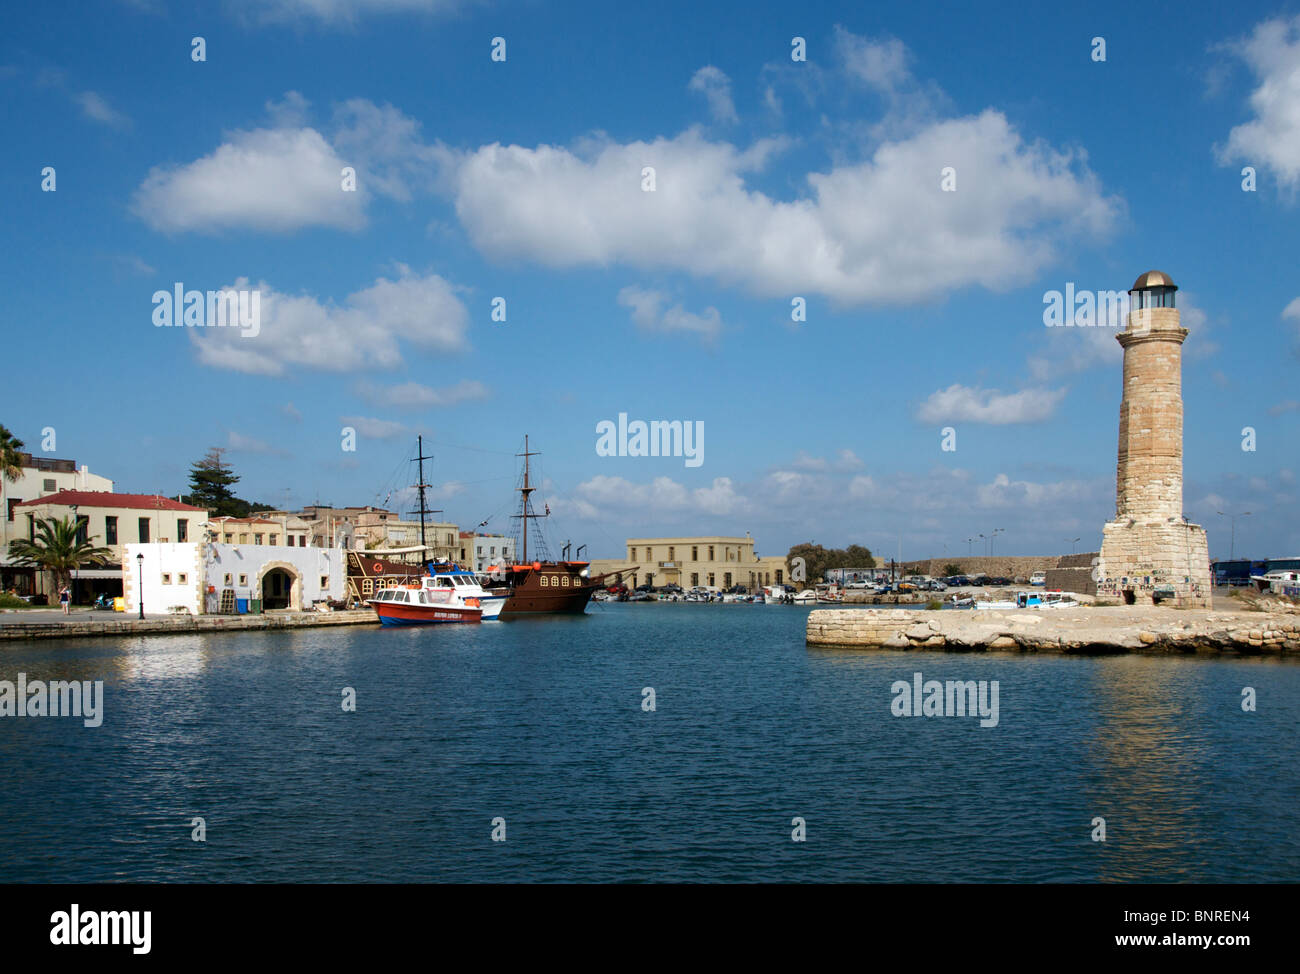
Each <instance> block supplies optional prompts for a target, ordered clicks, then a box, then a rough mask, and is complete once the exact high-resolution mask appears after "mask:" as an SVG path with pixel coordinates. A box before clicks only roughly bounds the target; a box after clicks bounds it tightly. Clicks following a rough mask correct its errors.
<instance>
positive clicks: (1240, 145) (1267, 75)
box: [1219, 16, 1300, 195]
mask: <svg viewBox="0 0 1300 974" xmlns="http://www.w3.org/2000/svg"><path fill="white" fill-rule="evenodd" d="M1228 48H1229V49H1230V50H1232V51H1233V52H1234V53H1236V54H1237V55H1238V56H1239V57H1240V58H1241V59H1242V60H1244V61H1245V62H1246V64H1247V65H1249V67H1250V70H1251V72H1252V73H1253V74H1254V75H1255V80H1256V81H1257V82H1258V85H1259V86H1258V87H1257V88H1256V89H1255V90H1254V91H1253V92H1252V93H1251V95H1250V107H1251V109H1252V110H1253V111H1254V113H1255V117H1254V118H1253V119H1251V120H1250V121H1249V122H1246V123H1244V124H1242V125H1238V126H1236V127H1235V128H1233V129H1232V131H1231V132H1230V133H1229V135H1228V144H1227V146H1225V147H1223V148H1222V149H1220V150H1219V159H1220V162H1222V163H1225V164H1226V163H1228V162H1231V161H1239V162H1243V163H1246V164H1247V165H1254V166H1266V167H1268V168H1270V169H1272V170H1273V172H1275V173H1276V174H1277V178H1278V182H1279V183H1280V184H1281V185H1282V186H1284V187H1286V188H1288V189H1289V190H1290V191H1291V193H1292V195H1294V193H1295V191H1296V190H1297V188H1300V16H1296V17H1293V18H1291V19H1290V20H1286V19H1283V18H1277V19H1274V20H1266V21H1264V22H1263V23H1261V24H1258V25H1256V27H1255V30H1254V33H1252V34H1251V35H1250V36H1249V37H1247V38H1244V39H1242V40H1240V41H1237V42H1235V43H1233V44H1230V45H1228Z"/></svg>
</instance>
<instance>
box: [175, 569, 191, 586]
mask: <svg viewBox="0 0 1300 974" xmlns="http://www.w3.org/2000/svg"><path fill="white" fill-rule="evenodd" d="M189 583H190V577H189V576H188V575H186V574H185V573H184V572H177V573H176V584H177V585H188V584H189Z"/></svg>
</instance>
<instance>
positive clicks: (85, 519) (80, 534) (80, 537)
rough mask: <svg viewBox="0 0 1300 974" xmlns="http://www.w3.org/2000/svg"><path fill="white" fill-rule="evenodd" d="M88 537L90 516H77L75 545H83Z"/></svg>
mask: <svg viewBox="0 0 1300 974" xmlns="http://www.w3.org/2000/svg"><path fill="white" fill-rule="evenodd" d="M89 536H90V516H89V515H88V514H78V515H77V544H85V543H86V542H87V541H88V540H89Z"/></svg>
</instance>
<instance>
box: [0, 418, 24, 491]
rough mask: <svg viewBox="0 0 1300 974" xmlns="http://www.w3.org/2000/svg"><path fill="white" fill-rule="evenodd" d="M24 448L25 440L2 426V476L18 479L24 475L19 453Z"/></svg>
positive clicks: (0, 470) (0, 455)
mask: <svg viewBox="0 0 1300 974" xmlns="http://www.w3.org/2000/svg"><path fill="white" fill-rule="evenodd" d="M22 448H23V441H22V440H20V439H18V437H16V436H14V435H13V434H12V433H10V432H9V430H7V429H5V427H3V426H0V476H3V478H4V479H5V480H9V481H16V480H17V479H18V478H19V477H21V476H22V475H23V464H22V459H21V458H20V457H19V455H18V454H19V453H20V452H21V451H22Z"/></svg>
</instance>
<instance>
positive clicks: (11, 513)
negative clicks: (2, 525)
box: [9, 497, 23, 521]
mask: <svg viewBox="0 0 1300 974" xmlns="http://www.w3.org/2000/svg"><path fill="white" fill-rule="evenodd" d="M22 502H23V499H22V498H21V497H11V498H9V520H10V521H12V520H13V519H14V508H15V507H17V506H18V505H19V504H21V503H22Z"/></svg>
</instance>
